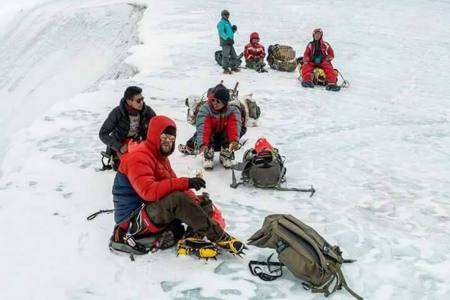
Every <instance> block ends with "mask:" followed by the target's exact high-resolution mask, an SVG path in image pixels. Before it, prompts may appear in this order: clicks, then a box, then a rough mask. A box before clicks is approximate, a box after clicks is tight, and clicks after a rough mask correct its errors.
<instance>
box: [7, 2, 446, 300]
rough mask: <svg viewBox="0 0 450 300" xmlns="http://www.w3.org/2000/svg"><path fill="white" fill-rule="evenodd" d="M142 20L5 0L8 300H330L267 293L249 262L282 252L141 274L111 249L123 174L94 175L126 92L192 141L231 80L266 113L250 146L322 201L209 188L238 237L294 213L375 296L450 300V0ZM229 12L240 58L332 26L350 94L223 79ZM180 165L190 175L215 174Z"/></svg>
mask: <svg viewBox="0 0 450 300" xmlns="http://www.w3.org/2000/svg"><path fill="white" fill-rule="evenodd" d="M138 4H139V5H129V4H127V3H126V1H107V0H95V1H56V0H53V1H52V0H51V1H32V0H29V1H19V2H17V1H15V2H13V1H5V2H3V1H2V6H1V9H0V16H3V17H4V18H2V20H1V21H0V37H1V38H0V70H1V73H0V96H1V99H2V101H1V102H0V116H1V119H0V126H1V127H2V131H1V132H0V143H1V144H0V146H1V147H0V149H2V150H1V152H2V153H0V154H1V156H2V157H3V164H2V166H1V170H2V177H1V178H0V220H2V224H3V226H1V227H0V237H1V241H2V242H1V247H0V265H1V266H2V267H1V268H0V270H1V271H0V299H149V298H150V299H299V298H301V299H322V296H320V295H313V294H311V293H309V292H307V291H304V290H303V288H302V286H301V284H300V282H299V281H298V280H296V279H295V277H294V276H292V275H290V274H286V275H285V276H284V277H283V278H281V279H279V280H277V281H273V282H263V281H260V280H259V279H258V278H255V277H252V275H251V274H250V273H249V271H248V268H247V263H248V261H249V260H250V259H262V258H264V257H266V255H268V254H269V253H271V251H269V250H264V249H258V248H254V247H251V249H250V250H249V251H248V253H247V256H246V257H245V258H243V259H241V258H238V257H233V256H231V255H227V254H224V255H221V256H220V257H219V259H218V260H217V261H209V262H204V261H200V260H196V259H194V258H192V257H176V255H175V250H173V249H172V250H167V251H160V252H158V253H155V254H150V255H146V256H143V257H138V258H136V261H135V262H131V261H130V260H129V259H128V258H127V257H124V256H117V255H115V254H112V253H110V252H109V251H108V248H107V241H108V239H109V236H110V234H111V232H112V228H113V218H112V216H111V215H103V216H99V217H97V218H96V219H95V220H94V221H91V222H88V221H86V216H87V215H89V214H90V213H92V212H95V211H97V210H98V209H105V208H109V207H112V201H111V185H112V180H113V176H114V174H113V173H112V172H104V173H98V172H95V168H96V167H99V164H100V161H99V155H98V153H99V151H101V150H102V149H103V148H104V147H103V145H102V143H101V142H100V141H99V139H98V136H97V133H98V130H99V127H100V125H101V123H102V122H103V120H104V119H105V117H106V115H107V114H108V112H109V111H110V109H111V108H112V107H114V106H116V105H117V104H118V101H119V99H120V97H121V94H122V93H123V90H124V89H125V88H126V87H127V86H128V85H140V86H142V87H143V89H144V94H145V96H146V102H147V103H148V104H149V105H151V106H152V107H153V108H154V109H155V111H156V112H157V113H158V114H166V115H168V116H170V117H172V118H174V119H175V120H176V122H177V125H178V126H179V137H178V141H179V142H183V141H184V140H185V139H187V138H188V137H189V136H190V135H191V134H192V132H193V127H191V126H189V125H187V123H186V122H185V106H184V99H185V97H186V96H188V95H191V94H201V93H203V92H204V91H205V90H206V89H207V88H208V87H210V86H212V85H214V84H216V83H217V82H219V81H220V80H221V79H224V80H225V84H226V85H228V86H232V85H234V83H235V82H236V81H239V82H240V92H241V93H242V94H244V93H250V92H253V93H254V99H255V100H256V101H257V103H258V104H259V105H260V106H261V108H262V117H261V119H260V121H259V126H258V127H254V128H250V129H249V131H248V133H247V137H248V138H249V142H248V144H247V145H246V147H249V146H251V145H252V144H253V143H254V142H255V140H256V139H257V138H258V137H259V136H266V137H268V139H269V140H270V141H271V142H272V143H273V144H275V145H276V146H277V147H278V148H279V149H280V151H281V153H283V154H284V155H286V156H287V157H288V161H287V168H288V173H287V175H288V184H289V185H290V186H305V187H307V186H309V185H310V184H313V185H314V187H315V188H316V189H317V193H316V195H315V196H314V197H313V198H311V199H310V198H308V197H307V195H304V194H296V193H290V192H285V193H281V192H273V191H261V190H255V189H251V188H239V189H237V190H233V189H230V188H229V187H228V185H229V183H230V181H231V176H230V172H229V171H225V170H223V169H221V168H220V167H217V168H216V169H215V170H214V171H213V172H206V173H205V177H206V181H207V191H208V192H209V193H210V194H211V196H212V198H213V199H214V200H215V201H216V203H217V204H218V206H220V208H221V209H222V211H223V213H224V216H225V218H226V219H227V221H228V225H229V227H228V230H229V232H230V233H232V234H234V235H235V236H237V237H239V238H241V239H246V238H248V237H249V236H250V235H251V234H252V233H253V232H254V231H256V230H257V229H258V228H259V227H260V225H261V224H262V221H263V219H264V217H265V216H266V215H268V214H271V213H291V214H294V215H295V216H296V217H298V218H299V219H301V220H303V221H304V222H305V223H307V224H310V225H311V226H313V227H314V228H316V229H317V230H318V231H319V232H320V233H322V234H323V235H324V236H325V237H326V238H327V239H328V240H329V241H330V242H331V243H336V244H338V245H340V246H341V248H342V249H343V250H344V255H345V256H346V257H349V258H356V259H358V262H357V263H354V264H351V265H345V266H344V273H345V274H346V278H347V281H348V283H349V285H350V286H351V287H352V288H353V289H354V290H355V291H356V292H358V293H360V294H361V295H363V296H364V297H365V298H367V299H449V298H450V284H449V280H448V278H450V271H449V270H450V235H449V228H450V227H449V226H450V218H449V212H450V201H449V199H450V179H449V178H450V163H449V157H450V153H449V148H450V126H449V117H450V108H449V105H448V101H449V96H448V95H449V93H448V81H449V76H448V66H450V58H449V56H448V55H446V53H447V52H448V51H449V49H450V3H449V2H448V1H425V0H411V1H405V0H398V1H388V0H380V1H344V0H341V1H333V3H332V4H331V3H330V1H325V0H318V1H313V2H311V1H309V2H299V1H293V0H280V1H276V2H275V1H272V2H270V1H258V0H254V1H236V0H232V1H227V2H226V4H225V3H223V2H221V1H207V2H206V1H205V3H200V2H199V1H193V0H186V1H173V0H169V1H143V2H139V3H138ZM141 4H146V5H147V9H146V10H145V11H144V9H143V7H142V6H141ZM3 5H5V6H3ZM223 8H227V9H229V10H230V11H231V21H232V22H233V23H235V24H236V25H238V29H239V31H238V34H237V35H236V45H235V46H236V48H237V49H242V48H243V46H244V45H245V43H246V42H247V39H248V36H249V34H250V32H252V31H258V32H259V33H260V35H261V40H262V42H263V43H264V45H266V46H268V45H269V44H273V43H281V44H290V45H292V46H294V47H295V49H296V50H297V51H298V54H301V52H302V51H303V49H304V46H305V44H306V43H307V42H308V41H309V40H310V39H311V31H312V29H313V28H315V27H318V26H320V27H322V28H323V30H324V32H325V34H324V37H325V39H326V40H327V41H329V42H330V43H331V44H332V46H333V47H334V49H335V52H336V59H335V61H334V65H335V66H336V67H337V68H339V69H340V70H341V71H342V73H343V74H344V76H345V77H346V79H347V80H349V81H350V82H351V87H350V88H349V89H344V90H342V91H341V92H340V93H331V92H327V91H325V90H323V89H320V88H317V89H314V90H305V89H303V88H301V87H300V85H299V82H298V81H297V79H296V76H297V74H295V73H281V72H276V71H273V70H270V71H269V73H266V74H256V73H253V72H251V71H250V70H243V71H242V72H241V73H240V74H235V75H232V76H223V75H222V74H221V70H220V68H219V67H218V66H217V65H216V64H215V61H214V59H213V52H214V51H215V50H216V49H218V48H219V47H218V38H217V34H216V30H215V25H216V23H217V21H218V17H219V14H220V11H221V10H222V9H223ZM124 62H126V63H127V64H128V65H125V64H124ZM136 72H138V73H137V74H136ZM240 152H241V153H239V155H242V152H244V151H240ZM239 158H240V157H239ZM171 160H172V163H173V167H174V168H175V170H176V171H177V173H178V175H179V176H187V175H189V173H191V172H192V170H194V169H196V168H199V167H200V165H201V162H200V159H199V158H198V157H197V158H194V157H183V156H181V155H180V154H179V153H175V154H174V155H173V156H172V158H171ZM332 297H333V299H351V296H349V295H348V294H347V293H346V292H345V291H342V292H338V293H336V294H334V295H333V296H332Z"/></svg>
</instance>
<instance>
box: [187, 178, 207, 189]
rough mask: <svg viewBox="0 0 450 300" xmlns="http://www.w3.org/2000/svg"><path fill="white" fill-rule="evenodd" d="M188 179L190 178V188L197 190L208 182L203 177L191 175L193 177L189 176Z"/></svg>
mask: <svg viewBox="0 0 450 300" xmlns="http://www.w3.org/2000/svg"><path fill="white" fill-rule="evenodd" d="M188 180H189V188H190V189H195V190H196V191H198V190H199V189H201V188H205V187H206V182H205V180H203V178H200V177H191V178H188Z"/></svg>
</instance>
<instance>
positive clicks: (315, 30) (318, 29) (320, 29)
mask: <svg viewBox="0 0 450 300" xmlns="http://www.w3.org/2000/svg"><path fill="white" fill-rule="evenodd" d="M316 32H320V33H321V34H322V36H321V37H320V40H319V41H322V38H323V31H322V28H316V29H314V30H313V32H312V37H313V40H314V34H315V33H316Z"/></svg>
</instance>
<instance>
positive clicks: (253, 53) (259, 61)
mask: <svg viewBox="0 0 450 300" xmlns="http://www.w3.org/2000/svg"><path fill="white" fill-rule="evenodd" d="M244 57H245V63H246V67H247V68H249V69H253V70H256V71H257V72H267V70H265V69H264V66H265V65H266V64H265V63H264V57H266V52H265V50H264V46H263V45H261V44H260V43H259V34H258V33H257V32H252V33H251V34H250V42H249V43H248V44H247V45H245V48H244Z"/></svg>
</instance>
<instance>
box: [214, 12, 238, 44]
mask: <svg viewBox="0 0 450 300" xmlns="http://www.w3.org/2000/svg"><path fill="white" fill-rule="evenodd" d="M231 26H232V25H231V23H230V21H228V20H225V19H223V18H222V19H220V21H219V23H217V31H218V33H219V38H220V45H221V46H223V45H227V44H230V43H232V42H233V40H234V33H233V29H232V28H231Z"/></svg>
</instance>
